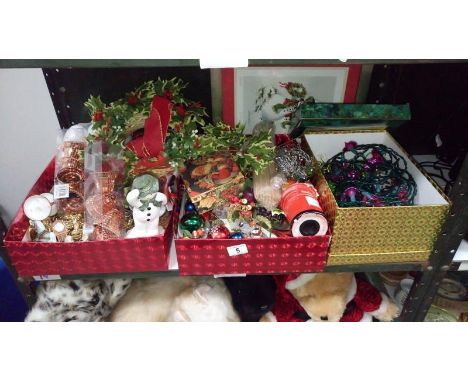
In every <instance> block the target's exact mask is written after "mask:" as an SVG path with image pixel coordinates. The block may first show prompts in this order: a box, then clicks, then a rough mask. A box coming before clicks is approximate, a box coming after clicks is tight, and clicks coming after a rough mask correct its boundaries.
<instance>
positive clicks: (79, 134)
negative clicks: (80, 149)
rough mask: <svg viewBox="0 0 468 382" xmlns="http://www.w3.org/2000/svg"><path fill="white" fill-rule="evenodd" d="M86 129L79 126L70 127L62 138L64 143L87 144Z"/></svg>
mask: <svg viewBox="0 0 468 382" xmlns="http://www.w3.org/2000/svg"><path fill="white" fill-rule="evenodd" d="M87 136H88V129H87V128H86V127H84V126H82V125H81V124H78V125H73V126H71V127H70V128H69V129H68V130H67V132H66V133H65V135H64V136H63V141H64V142H83V143H87V140H86V137H87Z"/></svg>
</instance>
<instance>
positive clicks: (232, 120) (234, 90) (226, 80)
mask: <svg viewBox="0 0 468 382" xmlns="http://www.w3.org/2000/svg"><path fill="white" fill-rule="evenodd" d="M360 74H361V65H355V64H351V65H328V66H327V65H325V66H317V65H313V66H284V67H281V66H275V67H249V68H236V69H222V72H221V81H222V94H223V102H222V108H223V110H222V115H223V121H224V122H225V123H228V124H230V125H234V124H236V123H243V124H245V125H246V130H245V132H246V134H250V133H251V132H252V129H253V127H254V126H255V125H256V124H257V123H259V122H261V121H272V122H273V123H274V125H275V131H276V133H285V132H287V130H288V128H289V127H290V116H291V114H292V113H293V112H294V111H295V110H296V108H297V107H298V106H299V105H300V103H302V102H304V101H306V100H310V99H313V100H315V102H338V103H340V102H343V103H353V102H355V100H356V92H357V88H358V85H359V78H360Z"/></svg>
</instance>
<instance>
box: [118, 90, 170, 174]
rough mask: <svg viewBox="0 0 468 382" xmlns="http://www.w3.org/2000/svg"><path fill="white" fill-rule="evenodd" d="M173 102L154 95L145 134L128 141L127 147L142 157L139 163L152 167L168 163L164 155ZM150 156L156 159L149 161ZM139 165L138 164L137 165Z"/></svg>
mask: <svg viewBox="0 0 468 382" xmlns="http://www.w3.org/2000/svg"><path fill="white" fill-rule="evenodd" d="M171 112H172V102H171V101H170V100H168V99H167V98H164V97H159V96H154V97H153V100H152V102H151V111H150V114H149V117H148V118H147V119H146V121H145V125H144V133H143V136H141V137H138V138H135V139H133V140H132V141H130V142H129V143H127V148H128V149H130V150H131V151H133V152H134V153H135V154H136V156H137V157H138V158H140V161H139V165H143V166H145V167H146V166H147V165H148V164H149V163H150V162H151V163H152V166H151V167H154V166H155V165H156V166H161V165H163V166H164V165H167V163H166V161H165V158H164V156H163V150H164V141H165V140H166V135H167V129H168V127H169V122H170V120H171ZM149 158H152V159H156V161H148V159H149ZM137 166H138V165H137Z"/></svg>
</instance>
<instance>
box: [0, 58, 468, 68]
mask: <svg viewBox="0 0 468 382" xmlns="http://www.w3.org/2000/svg"><path fill="white" fill-rule="evenodd" d="M460 62H468V60H450V59H448V60H436V59H432V60H431V59H427V60H410V59H389V60H386V59H349V60H346V61H342V60H338V59H249V66H254V65H322V64H327V65H340V64H345V63H346V64H436V63H439V64H441V63H460ZM170 66H171V67H184V66H198V67H199V66H200V60H199V59H144V60H140V59H135V60H131V59H105V60H98V59H84V60H83V59H75V60H73V59H58V60H49V59H43V60H37V59H31V60H15V59H3V60H0V68H130V67H170Z"/></svg>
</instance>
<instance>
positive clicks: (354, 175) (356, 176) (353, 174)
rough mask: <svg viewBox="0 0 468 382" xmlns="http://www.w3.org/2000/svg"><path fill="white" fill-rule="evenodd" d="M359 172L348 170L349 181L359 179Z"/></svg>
mask: <svg viewBox="0 0 468 382" xmlns="http://www.w3.org/2000/svg"><path fill="white" fill-rule="evenodd" d="M359 175H360V173H359V171H358V170H350V171H349V172H348V178H349V179H351V180H356V179H359Z"/></svg>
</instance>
